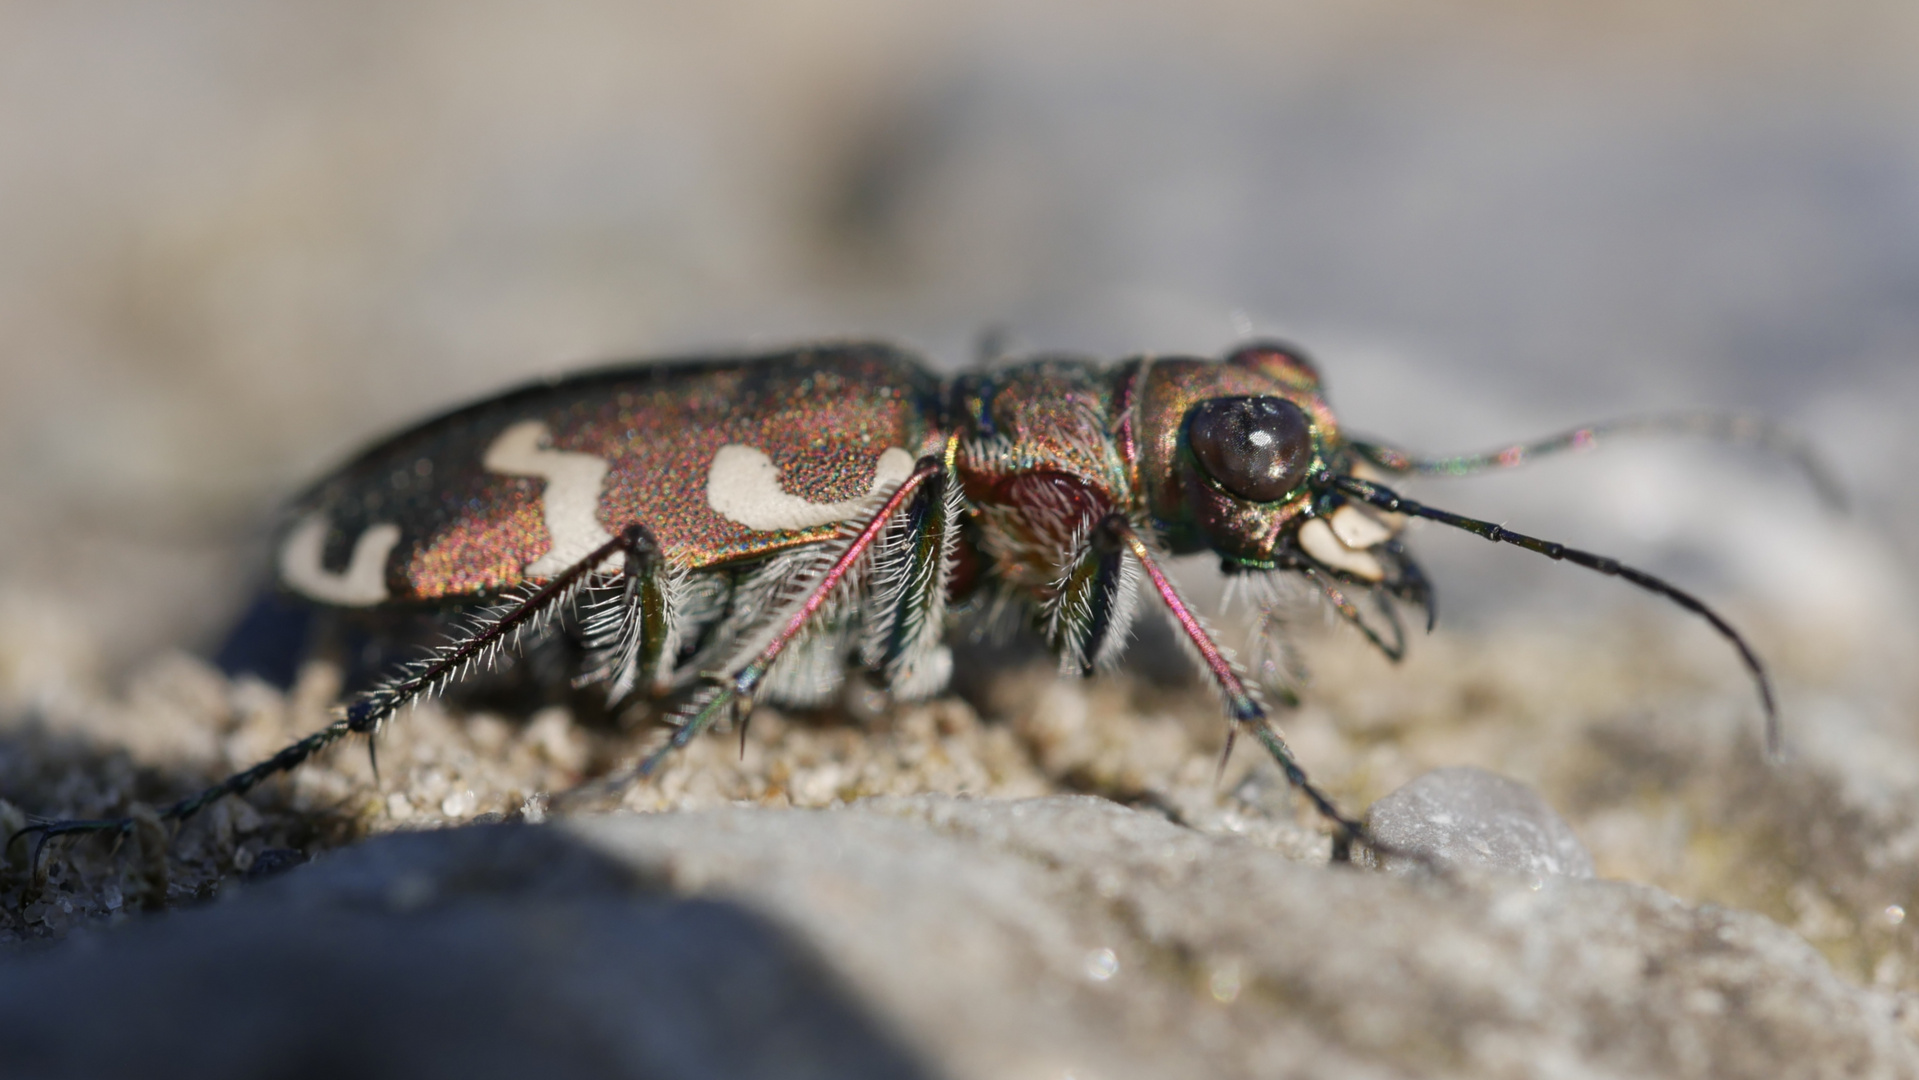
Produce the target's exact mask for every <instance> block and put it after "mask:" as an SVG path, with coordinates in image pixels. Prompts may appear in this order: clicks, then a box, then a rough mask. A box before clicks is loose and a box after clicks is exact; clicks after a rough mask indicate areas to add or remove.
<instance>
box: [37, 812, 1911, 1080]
mask: <svg viewBox="0 0 1919 1080" xmlns="http://www.w3.org/2000/svg"><path fill="white" fill-rule="evenodd" d="M0 1060H4V1061H5V1062H6V1063H7V1067H8V1069H9V1070H10V1071H13V1072H18V1073H21V1074H33V1075H115V1074H130V1073H138V1074H140V1075H143V1076H159V1077H166V1076H182V1077H184V1076H195V1077H205V1078H218V1077H226V1076H242V1075H260V1074H272V1075H287V1076H305V1075H322V1074H325V1075H390V1076H400V1075H407V1076H418V1075H424V1074H429V1073H431V1074H444V1075H458V1076H461V1077H463V1078H469V1077H489V1076H507V1075H531V1074H576V1075H608V1076H649V1077H699V1076H774V1075H779V1076H827V1075H833V1076H848V1077H866V1076H919V1075H927V1076H931V1075H943V1076H953V1077H960V1078H966V1077H1062V1076H1069V1075H1070V1076H1074V1077H1088V1076H1096V1077H1108V1078H1123V1077H1164V1076H1174V1075H1179V1076H1199V1075H1208V1076H1248V1077H1251V1076H1260V1077H1283V1076H1308V1075H1311V1076H1328V1075H1339V1076H1369V1077H1397V1076H1441V1077H1444V1076H1462V1077H1464V1076H1471V1077H1506V1076H1513V1077H1518V1076H1581V1077H1605V1076H1621V1077H1624V1076H1632V1077H1664V1076H1709V1075H1710V1076H1716V1077H1742V1076H1751V1077H1761V1076H1764V1077H1772V1076H1780V1075H1794V1076H1815V1077H1828V1076H1829V1077H1839V1076H1919V1054H1916V1053H1915V1048H1914V1046H1913V1045H1912V1043H1911V1042H1909V1041H1908V1039H1907V1038H1906V1037H1905V1036H1904V1035H1903V1034H1902V1032H1901V1031H1900V1029H1899V1027H1898V1025H1897V1023H1896V1021H1895V1019H1894V1017H1893V1010H1892V1006H1891V1004H1890V1002H1889V999H1887V998H1885V997H1884V996H1882V995H1878V994H1875V993H1873V992H1871V991H1866V990H1862V989H1859V988H1857V987H1855V986H1851V985H1848V984H1847V983H1845V982H1844V981H1843V980H1841V979H1839V978H1837V977H1836V976H1835V975H1834V974H1833V972H1832V970H1831V969H1830V968H1829V967H1828V966H1827V964H1826V963H1825V961H1823V960H1822V959H1821V958H1820V957H1819V955H1818V954H1817V953H1816V952H1815V951H1813V949H1812V948H1811V947H1810V946H1808V945H1807V944H1806V943H1805V942H1804V941H1803V940H1801V939H1800V938H1798V937H1796V936H1795V935H1793V934H1791V933H1789V932H1787V931H1785V930H1783V929H1781V928H1780V927H1778V926H1776V925H1774V924H1773V923H1771V922H1769V921H1767V920H1766V919H1764V918H1761V917H1758V916H1754V915H1749V914H1745V913H1740V912H1735V911H1730V910H1725V909H1719V908H1714V907H1710V906H1708V907H1698V908H1695V907H1689V906H1687V905H1685V904H1683V903H1681V902H1679V901H1677V900H1675V899H1673V898H1671V897H1669V896H1667V895H1665V894H1663V893H1660V892H1658V891H1657V890H1654V889H1650V888H1647V887H1644V886H1637V885H1629V884H1623V883H1617V882H1598V881H1580V880H1573V879H1566V878H1557V879H1553V880H1552V881H1550V882H1548V883H1546V884H1544V885H1543V887H1542V888H1540V889H1537V890H1535V889H1533V888H1530V887H1528V885H1527V884H1526V883H1517V882H1515V883H1507V882H1502V881H1500V880H1498V879H1493V878H1487V879H1482V880H1473V881H1449V880H1438V879H1430V878H1406V877H1397V876H1392V875H1382V874H1375V873H1368V872H1365V871H1363V870H1356V869H1347V868H1332V867H1325V866H1310V865H1303V864H1300V863H1297V862H1294V861H1291V860H1289V859H1287V858H1285V857H1283V856H1281V855H1279V854H1277V853H1275V852H1272V851H1270V850H1266V849H1264V848H1262V847H1260V846H1258V845H1256V844H1254V843H1251V842H1248V841H1246V840H1244V839H1241V838H1236V837H1227V836H1207V835H1202V834H1198V833H1195V832H1192V831H1190V830H1187V829H1182V828H1179V827H1177V826H1174V825H1172V824H1169V823H1168V822H1166V821H1165V820H1164V819H1163V818H1161V817H1159V816H1157V815H1153V814H1148V813H1143V812H1138V811H1133V810H1128V809H1125V808H1123V807H1120V806H1117V805H1115V804H1112V803H1109V802H1105V801H1103V800H1098V799H1093V798H1086V797H1067V798H1050V799H1039V800H1029V801H1019V802H1006V801H997V800H971V799H956V798H950V797H941V796H917V797H909V798H900V799H876V800H869V801H866V802H864V803H860V804H856V805H855V806H854V807H852V808H849V809H844V810H830V811H807V810H778V811H776V810H764V809H749V808H734V809H722V810H712V811H704V812H694V813H679V814H637V815H635V814H618V815H609V816H604V817H594V818H586V819H578V820H573V821H566V822H558V823H554V824H548V825H543V826H488V827H471V828H464V829H455V830H449V831H443V832H433V833H413V834H399V835H393V836H388V837H384V838H380V839H376V840H373V841H370V842H368V843H366V844H364V845H361V846H359V847H356V848H352V849H348V850H344V851H340V852H336V853H333V854H330V855H326V856H323V857H321V858H319V859H316V860H315V861H314V862H313V863H311V864H309V865H306V866H302V867H298V868H295V869H293V870H290V871H288V872H286V873H285V874H283V875H282V876H280V877H278V878H275V879H273V880H271V881H268V882H264V883H262V884H260V885H257V886H250V887H242V888H239V889H237V890H236V891H235V896H234V898H233V899H232V900H231V901H230V902H227V903H222V904H219V905H216V906H214V907H213V908H211V909H202V910H198V911H190V912H184V913H179V914H174V915H169V916H166V917H163V918H154V919H149V920H144V921H136V922H135V924H134V925H132V926H130V927H128V928H125V929H122V930H119V931H113V932H106V933H90V934H86V935H77V936H76V937H74V938H73V939H71V940H70V941H69V942H68V943H67V944H64V945H62V946H59V947H57V948H55V949H53V950H50V951H48V952H46V953H43V954H41V955H38V956H33V957H27V958H24V959H19V960H16V961H15V962H13V963H11V964H10V965H9V966H7V967H6V968H5V969H4V970H0Z"/></svg>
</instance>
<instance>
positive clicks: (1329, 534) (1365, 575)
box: [1299, 518, 1386, 581]
mask: <svg viewBox="0 0 1919 1080" xmlns="http://www.w3.org/2000/svg"><path fill="white" fill-rule="evenodd" d="M1299 547H1300V550H1302V551H1304V552H1305V553H1306V554H1307V555H1309V556H1311V557H1312V559H1313V561H1314V562H1316V563H1319V564H1320V565H1321V566H1330V567H1332V568H1333V569H1335V570H1343V571H1345V572H1346V573H1348V574H1351V575H1353V576H1354V577H1356V578H1359V579H1360V580H1362V581H1380V580H1383V579H1384V578H1385V577H1386V568H1385V567H1383V566H1381V565H1379V560H1378V559H1375V558H1373V556H1372V553H1371V552H1367V551H1355V550H1353V549H1352V548H1349V547H1347V546H1346V545H1345V544H1342V543H1340V542H1339V537H1338V536H1335V535H1334V534H1333V527H1332V526H1331V525H1328V524H1326V519H1325V518H1313V519H1312V520H1310V521H1308V522H1306V524H1304V525H1301V526H1300V527H1299Z"/></svg>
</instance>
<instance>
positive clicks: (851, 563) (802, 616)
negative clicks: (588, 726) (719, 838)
mask: <svg viewBox="0 0 1919 1080" xmlns="http://www.w3.org/2000/svg"><path fill="white" fill-rule="evenodd" d="M945 469H946V465H945V463H944V462H942V461H941V460H940V459H939V458H937V457H926V458H921V459H920V461H919V464H918V465H917V466H916V467H915V468H914V469H913V471H912V472H911V473H909V474H908V475H907V477H906V479H904V480H902V481H900V483H899V486H898V487H896V488H894V489H893V492H892V494H890V495H888V496H887V498H886V500H885V501H884V502H883V503H881V504H880V507H879V509H878V510H875V511H874V512H873V514H872V516H871V517H869V518H868V519H867V520H866V522H865V524H863V525H862V526H861V527H860V529H859V531H858V532H856V533H855V534H854V535H853V537H852V538H851V539H850V540H848V541H846V543H845V546H844V547H843V548H842V549H841V550H840V552H839V555H838V557H837V558H835V559H834V560H833V564H832V565H831V566H829V567H827V568H826V571H825V573H823V574H821V575H820V576H819V578H818V579H817V580H815V581H813V582H812V583H811V586H810V588H809V589H808V590H807V592H806V595H805V596H804V597H803V598H802V599H801V600H800V602H799V603H798V604H797V605H796V606H795V607H794V608H793V609H792V611H791V614H789V615H788V616H787V617H786V618H785V620H784V621H783V622H781V623H780V624H779V628H778V630H776V631H775V632H774V633H773V636H772V638H771V639H770V640H769V641H767V642H766V644H765V645H764V646H763V647H762V648H761V649H760V650H759V652H758V654H757V655H755V656H754V657H753V658H752V659H751V660H749V661H747V662H746V663H745V664H743V665H741V666H739V667H738V668H737V670H734V671H732V672H731V673H730V674H726V675H722V676H721V680H720V681H719V682H718V683H717V684H713V685H709V686H708V687H706V688H704V689H702V690H701V691H700V693H699V694H698V695H696V696H695V697H694V699H693V700H692V701H691V702H690V703H689V704H688V706H687V708H686V709H685V710H682V713H681V715H682V716H683V717H684V719H683V720H682V721H681V722H680V724H679V726H678V727H677V728H676V729H675V730H674V732H673V735H672V737H671V738H669V739H668V740H667V741H666V742H665V743H664V744H663V745H661V746H660V747H659V748H658V749H656V750H654V751H653V752H652V753H651V754H648V755H647V756H646V758H645V759H644V760H642V761H641V762H640V766H639V769H638V772H639V775H641V776H647V775H650V774H651V773H652V772H653V771H654V770H655V769H657V768H659V765H660V763H661V762H662V761H665V760H666V758H667V755H669V754H671V753H672V752H674V751H675V750H678V749H680V748H681V747H684V746H685V745H686V744H687V743H689V742H692V741H693V738H694V737H695V736H697V735H699V734H700V733H701V732H703V731H705V730H706V729H707V728H709V727H711V726H713V723H714V722H715V721H716V720H718V719H719V717H720V716H721V714H722V713H723V712H724V711H725V710H727V709H728V708H731V707H733V705H734V704H735V703H736V702H740V701H750V700H751V698H752V696H753V693H754V691H755V690H757V689H758V688H759V686H760V684H761V683H762V682H763V681H764V680H765V679H766V673H767V670H768V669H769V668H771V667H772V666H773V662H774V661H775V660H778V659H779V658H780V654H781V653H782V652H784V651H785V650H786V647H787V646H788V645H789V644H791V643H792V642H793V640H794V639H795V638H797V637H799V636H800V634H801V632H802V631H804V630H805V629H806V628H807V626H808V625H809V624H810V623H811V622H812V620H813V619H814V617H815V616H816V615H818V614H819V612H820V610H821V609H822V608H823V607H825V606H826V605H827V604H828V603H829V602H831V601H832V600H833V597H834V594H835V593H836V592H838V590H839V588H840V586H841V585H842V584H843V583H844V582H845V581H846V579H847V577H848V576H849V575H851V574H852V573H853V572H854V570H855V569H856V568H857V567H858V566H859V565H860V563H861V561H862V560H863V559H864V558H865V557H866V555H867V554H868V553H869V552H870V551H871V550H872V548H873V546H874V544H875V543H877V542H878V540H879V538H880V535H881V534H882V533H883V532H884V531H885V530H886V528H887V527H888V526H889V525H891V524H892V523H893V521H894V519H895V518H896V517H897V516H898V515H899V513H900V512H901V510H902V509H903V508H904V507H905V506H906V505H907V504H908V503H909V502H911V501H912V499H913V497H914V495H915V493H917V492H918V491H919V490H920V489H921V488H922V487H924V486H925V485H926V484H927V482H928V481H930V480H932V479H933V478H934V477H937V476H939V475H940V474H941V473H942V472H944V471H945Z"/></svg>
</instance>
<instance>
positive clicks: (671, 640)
mask: <svg viewBox="0 0 1919 1080" xmlns="http://www.w3.org/2000/svg"><path fill="white" fill-rule="evenodd" d="M621 539H622V540H623V541H624V548H625V551H624V567H623V572H622V573H621V575H620V578H619V581H618V583H617V586H616V587H615V588H614V589H611V590H607V591H609V592H611V593H612V595H610V596H602V597H599V598H597V599H595V600H591V601H586V602H583V603H582V607H583V608H584V609H585V610H584V613H583V614H584V617H583V619H582V622H583V623H584V627H583V629H584V631H585V637H586V645H587V649H588V659H587V669H586V671H585V672H583V673H582V674H581V675H580V676H579V677H578V678H576V679H574V680H573V685H574V686H587V685H591V684H593V683H601V682H605V683H609V684H610V685H609V686H608V687H607V692H606V700H607V704H609V705H613V704H618V703H619V702H620V701H622V700H624V699H625V698H626V696H627V695H628V694H631V693H632V692H633V691H634V689H635V688H638V687H644V689H645V690H646V691H647V693H649V694H651V695H653V696H655V697H658V696H661V695H663V694H665V693H666V692H667V691H668V690H669V689H670V688H671V687H672V682H673V662H674V660H675V659H676V658H677V657H678V654H679V649H680V638H681V629H682V627H681V619H680V609H681V607H682V596H681V594H682V593H683V591H684V589H685V576H686V575H685V573H684V572H683V571H682V570H680V568H678V567H676V566H674V565H672V563H671V562H670V561H669V560H668V559H667V558H666V553H665V552H664V550H662V549H661V547H660V545H659V542H658V541H656V540H655V539H654V538H653V534H652V533H651V532H648V531H647V529H646V527H645V526H643V525H630V526H628V527H627V529H626V531H625V532H624V533H622V534H621Z"/></svg>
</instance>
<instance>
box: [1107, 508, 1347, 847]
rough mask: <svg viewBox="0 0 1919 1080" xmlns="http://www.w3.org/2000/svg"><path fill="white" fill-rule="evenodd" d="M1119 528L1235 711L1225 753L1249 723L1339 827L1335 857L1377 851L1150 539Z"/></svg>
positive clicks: (1285, 769)
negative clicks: (1354, 850) (1285, 734)
mask: <svg viewBox="0 0 1919 1080" xmlns="http://www.w3.org/2000/svg"><path fill="white" fill-rule="evenodd" d="M1115 527H1116V528H1117V529H1118V530H1119V532H1120V536H1121V537H1122V538H1123V539H1124V541H1125V543H1126V547H1127V549H1128V550H1130V551H1131V552H1132V553H1133V557H1134V558H1136V559H1138V560H1139V565H1140V567H1141V568H1142V569H1144V570H1145V571H1146V576H1147V578H1148V579H1149V580H1151V581H1152V583H1153V588H1154V589H1155V590H1157V591H1158V592H1159V598H1160V599H1161V600H1163V601H1165V602H1166V608H1167V610H1169V611H1171V612H1172V613H1173V618H1174V619H1175V620H1177V621H1178V622H1179V626H1180V629H1181V630H1183V631H1185V632H1186V636H1187V637H1188V638H1189V639H1191V641H1192V643H1193V647H1194V648H1195V649H1198V650H1199V656H1200V660H1201V661H1202V662H1204V663H1205V665H1206V669H1207V670H1208V671H1209V672H1211V674H1212V676H1213V680H1214V681H1215V682H1216V683H1218V684H1219V689H1220V693H1221V694H1223V695H1224V696H1225V698H1226V704H1227V708H1228V709H1229V710H1230V711H1231V713H1232V721H1233V726H1232V728H1231V729H1230V730H1229V731H1228V733H1227V736H1226V750H1225V753H1226V754H1231V753H1232V752H1233V738H1234V736H1235V735H1237V734H1238V733H1239V727H1240V725H1241V724H1245V725H1248V726H1250V727H1251V728H1252V731H1253V736H1254V737H1255V738H1257V739H1258V740H1259V744H1260V745H1261V746H1263V747H1265V748H1266V752H1267V753H1268V754H1271V755H1272V757H1273V760H1274V761H1276V762H1278V763H1279V768H1280V771H1281V772H1283V773H1285V774H1286V780H1287V782H1288V783H1290V784H1292V785H1293V786H1294V787H1296V788H1298V789H1299V790H1300V791H1301V792H1302V793H1304V794H1305V796H1306V798H1307V799H1308V800H1310V801H1311V802H1312V804H1313V808H1314V809H1316V810H1318V811H1319V813H1320V815H1321V816H1323V817H1324V818H1326V819H1327V820H1328V821H1331V822H1332V823H1333V824H1334V825H1336V826H1338V828H1339V835H1338V836H1336V837H1334V839H1333V858H1334V860H1335V861H1337V862H1345V861H1347V860H1348V859H1350V857H1351V847H1352V845H1353V844H1354V843H1355V842H1357V843H1361V844H1365V845H1366V846H1368V847H1371V848H1373V849H1375V850H1377V849H1378V847H1379V845H1378V844H1377V843H1375V842H1374V841H1373V839H1372V837H1371V835H1369V834H1368V833H1367V832H1366V827H1365V826H1364V825H1361V824H1360V823H1359V822H1357V821H1355V820H1353V819H1352V818H1349V817H1347V816H1346V815H1345V814H1344V813H1342V812H1341V811H1340V809H1339V807H1338V806H1335V805H1334V804H1333V800H1332V799H1331V798H1329V797H1328V796H1327V795H1326V793H1325V792H1323V791H1321V790H1319V788H1318V787H1317V786H1316V785H1314V784H1313V782H1312V781H1311V780H1310V779H1308V778H1307V776H1306V770H1304V769H1302V768H1300V767H1299V762H1298V761H1296V760H1294V758H1293V752H1292V750H1291V749H1290V748H1288V747H1287V745H1286V741H1285V740H1284V739H1282V738H1280V735H1279V732H1277V731H1274V730H1273V726H1272V724H1271V723H1269V722H1267V719H1266V710H1265V709H1264V708H1262V707H1260V704H1259V700H1258V699H1257V698H1255V697H1253V695H1252V693H1251V692H1250V691H1249V690H1247V688H1246V682H1245V680H1244V679H1242V678H1240V675H1239V672H1238V671H1237V670H1235V669H1234V667H1233V662H1232V660H1230V659H1228V658H1227V656H1226V654H1225V652H1223V651H1222V650H1221V649H1220V647H1219V645H1218V644H1217V643H1216V642H1214V641H1213V636H1212V634H1210V633H1208V632H1207V630H1206V626H1205V624H1204V623H1202V622H1200V621H1199V616H1198V615H1196V614H1194V613H1193V609H1192V608H1191V607H1190V606H1189V605H1188V604H1187V603H1186V600H1185V598H1184V597H1182V596H1180V595H1179V589H1178V588H1177V587H1175V586H1174V585H1173V581H1172V579H1171V578H1169V577H1167V576H1166V572H1165V571H1163V570H1161V569H1160V567H1159V563H1158V562H1156V561H1154V559H1153V553H1152V550H1151V549H1150V548H1148V547H1147V546H1146V542H1145V541H1144V540H1142V539H1141V538H1140V535H1139V533H1138V532H1136V531H1135V530H1134V529H1133V527H1132V526H1131V525H1129V524H1120V523H1116V524H1115ZM1225 767H1226V761H1225V757H1224V756H1222V757H1221V759H1220V769H1221V770H1222V771H1224V769H1225Z"/></svg>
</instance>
